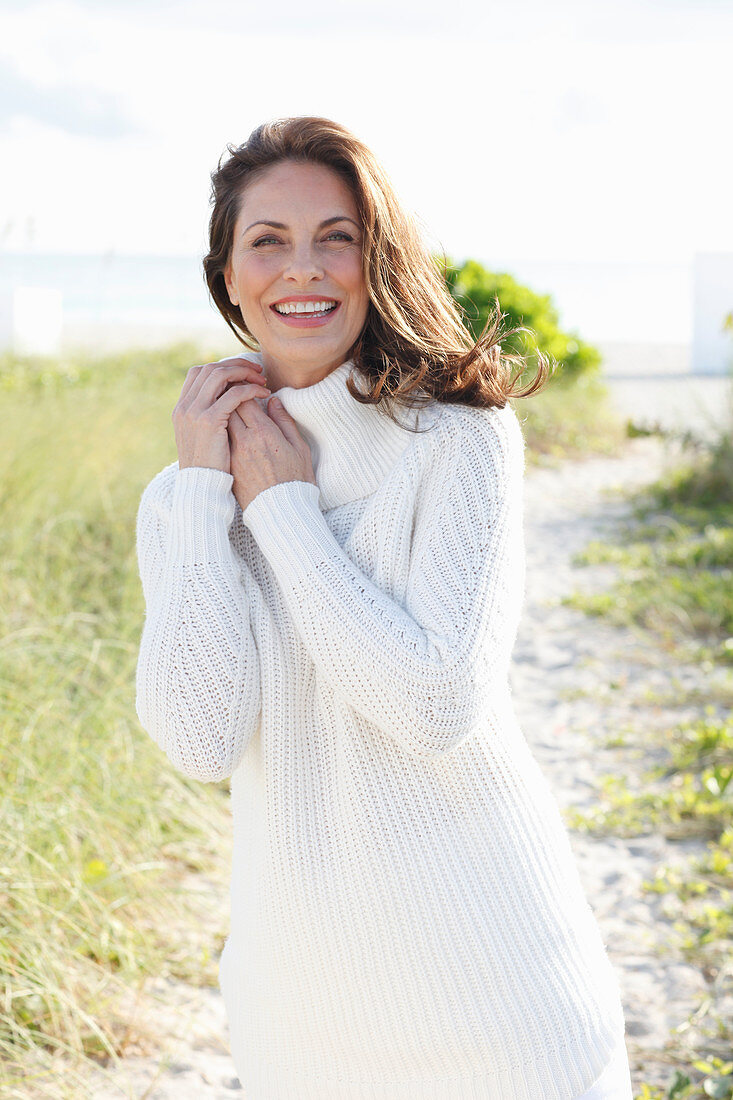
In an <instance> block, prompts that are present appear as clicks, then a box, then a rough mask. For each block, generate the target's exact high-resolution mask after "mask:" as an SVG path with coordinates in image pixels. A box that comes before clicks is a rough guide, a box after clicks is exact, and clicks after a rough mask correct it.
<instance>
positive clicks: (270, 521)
mask: <svg viewBox="0 0 733 1100" xmlns="http://www.w3.org/2000/svg"><path fill="white" fill-rule="evenodd" d="M319 498H320V489H319V488H318V486H317V485H314V484H313V483H312V482H311V481H281V482H279V483H278V484H277V485H271V486H269V488H267V489H263V490H262V492H260V493H258V494H257V496H256V497H255V498H254V500H252V501H250V503H249V504H248V505H247V507H246V508H245V509H244V511H243V512H242V522H243V523H244V524H245V525H246V526H247V527H249V529H250V531H251V532H252V534H253V535H254V537H255V539H256V540H257V545H258V546H259V548H260V550H261V551H262V553H263V554H264V555H265V557H266V558H267V560H268V561H269V563H270V565H271V566H272V568H273V570H274V571H275V574H276V576H278V577H279V578H286V577H291V578H293V579H294V578H296V577H304V576H306V575H307V574H308V573H310V572H312V571H313V569H315V568H316V567H317V566H318V564H319V563H320V562H322V561H326V560H327V559H328V558H330V557H331V556H332V555H333V547H334V537H333V535H332V533H331V530H330V528H329V526H328V524H327V523H326V520H325V517H324V515H323V512H322V511H321V509H320V507H319Z"/></svg>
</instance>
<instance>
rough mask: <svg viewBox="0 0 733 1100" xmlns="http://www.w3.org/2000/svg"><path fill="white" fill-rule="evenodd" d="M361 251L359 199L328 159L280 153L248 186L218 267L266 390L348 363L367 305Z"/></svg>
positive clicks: (308, 381)
mask: <svg viewBox="0 0 733 1100" xmlns="http://www.w3.org/2000/svg"><path fill="white" fill-rule="evenodd" d="M361 256H362V229H361V224H360V219H359V213H358V210H357V207H356V202H355V200H354V197H353V195H352V193H351V190H350V189H349V187H348V186H347V185H346V183H345V182H344V180H342V178H341V177H340V176H339V175H338V174H337V173H335V172H333V171H332V170H331V169H330V168H326V167H325V166H323V165H321V164H313V163H301V162H296V161H283V162H281V163H280V164H275V165H273V166H272V167H271V168H268V169H267V170H266V171H265V172H263V174H262V175H261V176H258V177H257V178H256V179H255V180H253V181H252V182H251V183H250V184H249V185H248V186H247V187H246V189H245V191H244V194H243V196H242V203H241V208H240V211H239V216H238V217H237V222H236V225H235V227H234V237H233V240H232V249H231V256H230V259H229V263H228V264H227V267H226V269H225V273H224V274H225V279H226V285H227V291H228V293H229V298H230V300H231V302H232V303H233V304H234V305H238V306H239V307H240V309H241V312H242V317H243V319H244V322H245V324H246V326H247V328H248V330H249V331H250V332H251V333H252V335H253V336H254V337H255V338H256V340H258V342H259V344H260V347H261V348H262V361H263V366H264V368H265V373H266V375H267V378H268V384H269V386H270V389H271V390H273V391H274V390H276V389H280V388H281V387H282V386H288V385H293V386H296V387H298V388H300V387H302V386H309V385H312V384H313V383H315V382H317V381H320V380H321V378H325V377H326V375H327V374H329V373H330V372H331V371H332V370H334V369H335V368H336V367H338V366H340V364H341V363H343V362H345V360H346V357H347V353H348V351H349V349H350V348H351V347H352V345H353V344H354V342H355V340H356V339H357V337H358V336H359V334H360V332H361V330H362V328H363V326H364V322H365V321H366V317H367V311H368V309H369V296H368V293H367V288H366V284H365V282H364V276H363V274H362V259H361ZM297 303H301V304H300V305H298V306H297V310H298V311H297V312H295V310H296V305H297ZM314 305H315V306H317V307H318V308H317V310H316V312H312V311H313V308H314ZM324 305H325V307H326V309H325V311H324V310H323V308H322V307H323V306H324ZM304 310H307V312H303V311H304ZM245 354H246V353H245Z"/></svg>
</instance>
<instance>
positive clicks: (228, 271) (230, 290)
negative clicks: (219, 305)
mask: <svg viewBox="0 0 733 1100" xmlns="http://www.w3.org/2000/svg"><path fill="white" fill-rule="evenodd" d="M224 282H225V283H226V288H227V294H228V295H229V301H230V302H231V303H232V305H233V306H238V305H239V295H238V294H237V288H236V285H235V283H234V280H233V279H232V263H231V260H227V265H226V267H225V268H224Z"/></svg>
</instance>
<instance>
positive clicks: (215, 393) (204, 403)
mask: <svg viewBox="0 0 733 1100" xmlns="http://www.w3.org/2000/svg"><path fill="white" fill-rule="evenodd" d="M243 379H247V380H248V381H250V382H252V383H255V384H257V385H260V386H262V385H263V375H262V371H261V370H260V369H259V367H258V366H257V364H256V363H243V362H237V363H231V364H224V363H219V364H217V365H216V366H215V367H214V369H213V370H211V371H209V372H208V373H207V374H206V376H205V377H203V378H202V379H201V382H200V385H199V386H198V388H196V383H195V382H194V386H193V387H192V389H191V394H190V398H189V406H188V407H189V409H191V410H193V411H194V412H195V413H201V412H204V411H205V410H206V409H208V408H210V407H211V405H212V404H213V403H214V402H215V401H216V400H217V399H218V398H219V397H221V395H222V393H224V391H225V390H226V388H227V386H228V385H229V384H230V383H231V382H234V381H237V382H239V381H241V380H243ZM265 388H266V387H265ZM268 392H269V390H268Z"/></svg>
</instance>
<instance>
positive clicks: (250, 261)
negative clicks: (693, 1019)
mask: <svg viewBox="0 0 733 1100" xmlns="http://www.w3.org/2000/svg"><path fill="white" fill-rule="evenodd" d="M229 154H230V156H229V158H228V159H227V160H226V162H225V163H223V164H221V163H220V165H219V169H218V171H216V172H215V173H214V174H213V176H212V181H213V211H212V214H211V223H210V251H209V253H208V255H207V257H206V259H205V261H204V266H205V272H206V278H207V281H208V285H209V288H210V291H211V294H212V297H213V299H214V301H215V302H216V305H217V306H218V308H219V310H220V311H221V313H222V314H223V316H224V317H225V319H226V320H227V322H228V323H229V325H230V326H231V328H232V329H233V331H234V332H235V333H236V334H237V335H238V337H239V338H240V339H241V341H242V343H243V344H244V346H245V348H246V349H247V354H246V356H244V357H241V358H238V357H237V358H232V359H225V360H223V361H221V362H220V363H208V364H205V365H203V366H198V367H194V368H192V369H191V370H190V371H189V373H188V375H187V377H186V380H185V383H184V386H183V389H182V391H181V396H180V399H179V401H178V403H177V405H176V407H175V409H174V412H173V424H174V429H175V437H176V444H177V449H178V456H179V457H178V462H176V463H173V464H172V465H171V466H168V467H167V468H166V469H164V470H162V471H161V472H160V473H159V474H158V475H157V476H156V477H155V478H154V479H153V480H152V482H151V483H150V484H149V485H148V487H147V488H146V490H145V492H144V494H143V497H142V500H141V503H140V510H139V516H138V528H137V534H138V554H139V562H140V574H141V579H142V584H143V588H144V593H145V599H146V605H147V614H146V620H145V626H144V630H143V635H142V640H141V647H140V657H139V663H138V674H137V693H138V694H137V712H138V716H139V718H140V721H141V722H142V724H143V726H144V727H145V729H146V730H147V731H148V732H149V733H150V734H151V736H152V737H153V738H154V739H155V740H156V741H157V742H158V744H159V745H160V746H161V747H162V748H163V749H164V750H165V751H166V753H167V754H168V756H169V757H170V759H171V760H172V761H173V763H174V764H175V765H176V766H177V767H178V768H180V769H181V770H182V771H184V772H186V773H187V774H189V775H191V776H194V777H195V778H197V779H200V780H202V781H204V782H213V781H217V780H221V779H224V778H227V777H231V792H232V810H233V827H234V855H233V869H232V894H231V905H232V912H231V934H230V936H229V938H228V940H227V943H226V945H225V948H224V952H223V954H222V958H221V964H220V980H221V986H222V991H223V994H224V998H225V1002H226V1008H227V1015H228V1019H229V1024H230V1034H231V1047H232V1053H233V1056H234V1060H235V1064H236V1067H237V1071H238V1073H239V1076H240V1078H241V1081H242V1084H243V1086H244V1090H245V1095H246V1097H247V1100H305V1098H309V1097H314V1098H315V1097H318V1100H324V1098H327V1100H328V1098H333V1100H347V1098H348V1100H350V1098H357V1097H358V1098H363V1100H366V1098H369V1100H375V1098H377V1097H379V1098H380V1100H387V1098H389V1100H392V1098H395V1100H396V1098H400V1100H403V1098H411V1100H412V1098H415V1100H428V1098H431V1100H432V1098H435V1100H454V1098H468V1097H471V1098H478V1097H481V1098H487V1100H544V1098H548V1100H576V1098H579V1097H586V1098H591V1097H592V1098H593V1100H600V1098H601V1097H609V1098H610V1097H614V1098H621V1097H624V1098H626V1097H630V1096H631V1087H630V1080H629V1071H628V1061H627V1059H626V1050H625V1046H624V1017H623V1011H622V1006H621V1001H620V996H619V990H618V986H617V984H616V979H615V975H614V972H613V970H612V967H611V964H610V962H609V960H608V958H607V955H606V952H605V948H604V945H603V942H602V939H601V937H600V933H599V929H598V926H597V924H596V922H595V918H594V915H593V913H592V911H591V909H590V907H589V905H588V903H587V901H586V899H585V896H584V893H583V890H582V887H581V883H580V880H579V876H578V873H577V868H576V865H575V861H574V857H573V854H572V851H571V848H570V844H569V839H568V836H567V833H566V830H565V828H564V824H563V822H562V819H561V816H560V812H559V808H558V806H557V803H556V802H555V799H554V797H553V795H552V794H551V792H550V789H549V787H548V784H547V782H546V781H545V779H544V776H543V774H542V773H541V771H540V769H539V767H538V765H537V763H536V761H535V760H534V757H533V756H532V755H531V753H530V751H529V748H528V746H527V743H526V741H525V739H524V736H523V734H522V731H521V730H520V729H519V727H518V725H517V720H516V718H515V714H514V711H513V708H512V702H511V698H510V694H509V686H508V670H509V661H510V654H511V649H512V645H513V642H514V637H515V633H516V629H517V623H518V620H519V615H520V608H521V603H522V598H523V574H524V559H523V544H522V506H521V499H522V472H523V440H522V435H521V430H520V427H519V424H518V421H517V419H516V416H515V414H514V412H513V411H512V408H511V406H510V405H509V404H507V399H508V397H510V396H528V395H529V394H530V393H532V392H534V391H535V390H536V389H538V388H539V387H540V386H541V385H542V384H543V382H544V380H545V378H546V377H547V372H548V367H547V363H546V362H545V361H544V360H540V367H539V369H538V372H537V376H536V378H535V379H534V381H533V382H532V383H530V384H529V385H528V386H526V387H525V389H524V390H520V389H519V388H518V383H517V377H516V376H515V377H512V376H511V368H512V364H513V363H518V362H520V360H519V359H518V357H512V356H507V355H502V354H500V349H499V345H498V342H497V341H498V334H499V322H498V321H495V322H494V323H493V324H490V325H487V327H486V329H485V331H484V333H483V334H482V337H481V339H480V340H479V341H477V342H476V343H474V341H472V340H471V339H470V338H469V337H468V334H467V329H466V328H465V327H464V325H463V323H462V321H461V317H460V313H459V311H458V310H457V308H456V307H455V305H454V304H453V302H452V299H451V298H450V295H449V294H448V292H447V290H446V287H445V282H444V280H443V279H442V278H441V276H440V273H439V272H438V270H437V268H436V265H435V264H434V262H433V260H432V259H431V257H430V255H429V253H428V252H427V251H426V249H425V247H424V246H423V244H422V242H421V240H420V237H419V235H418V233H417V231H416V228H415V225H414V222H413V220H412V219H411V218H410V217H408V215H406V214H405V212H404V211H403V209H402V208H401V206H400V204H399V202H398V200H397V198H396V196H395V194H394V192H393V190H392V188H391V185H390V183H389V181H388V179H387V177H386V176H385V174H384V172H383V170H382V169H381V167H380V166H379V164H378V163H377V162H376V160H375V158H374V157H373V155H372V154H371V153H370V152H369V150H368V149H366V147H365V146H364V145H363V144H362V143H361V142H360V141H358V140H357V139H356V138H355V137H354V136H353V135H352V134H350V133H349V132H348V131H347V130H345V129H344V128H343V127H341V126H339V125H337V124H336V123H334V122H331V121H329V120H328V119H322V118H310V117H303V118H292V119H284V120H278V121H275V122H272V123H269V124H266V125H264V126H261V127H259V128H258V129H257V130H255V131H254V133H253V134H252V135H251V136H250V138H249V140H248V141H247V142H245V143H244V145H242V146H240V147H239V148H237V149H234V148H232V147H229ZM270 394H276V397H275V396H273V397H272V398H270Z"/></svg>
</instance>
